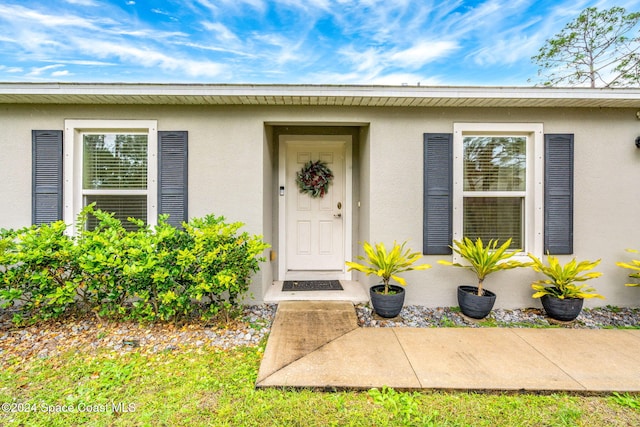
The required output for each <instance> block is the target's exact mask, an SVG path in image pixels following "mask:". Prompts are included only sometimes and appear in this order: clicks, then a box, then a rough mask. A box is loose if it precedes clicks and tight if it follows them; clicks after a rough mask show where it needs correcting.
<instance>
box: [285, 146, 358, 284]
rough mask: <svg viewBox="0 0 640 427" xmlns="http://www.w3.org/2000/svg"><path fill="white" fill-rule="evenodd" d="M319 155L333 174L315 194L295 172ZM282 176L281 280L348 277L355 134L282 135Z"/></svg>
mask: <svg viewBox="0 0 640 427" xmlns="http://www.w3.org/2000/svg"><path fill="white" fill-rule="evenodd" d="M316 161H321V162H323V165H325V166H326V168H327V169H328V171H329V172H330V173H331V175H332V176H333V178H332V182H331V184H330V185H329V187H328V189H327V191H326V192H325V193H323V194H321V195H317V196H315V197H314V196H313V195H312V194H310V193H309V192H301V191H300V188H299V186H298V184H297V182H296V175H297V174H298V173H300V172H301V171H303V169H304V168H305V166H307V165H308V164H309V162H316ZM278 178H279V194H278V208H279V209H278V212H279V213H278V225H279V227H278V228H279V230H278V234H279V239H278V240H279V250H278V254H279V260H278V280H281V281H284V280H318V279H340V280H350V279H351V273H349V272H347V271H346V267H345V261H346V260H350V259H351V235H352V217H353V210H352V203H353V202H352V198H353V197H352V180H353V176H352V137H351V135H280V136H279V169H278Z"/></svg>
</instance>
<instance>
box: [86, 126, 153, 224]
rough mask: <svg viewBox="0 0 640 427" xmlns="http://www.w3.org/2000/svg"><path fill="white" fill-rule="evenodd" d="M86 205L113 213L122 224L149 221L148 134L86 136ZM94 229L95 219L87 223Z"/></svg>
mask: <svg viewBox="0 0 640 427" xmlns="http://www.w3.org/2000/svg"><path fill="white" fill-rule="evenodd" d="M82 142H83V144H82V145H83V158H82V160H83V161H82V191H83V204H84V205H85V206H86V205H88V204H91V203H96V208H97V209H100V210H103V211H106V212H112V213H114V216H115V217H116V218H118V219H119V220H120V221H121V222H122V224H123V226H124V227H125V228H127V229H134V228H135V226H134V225H133V224H132V223H130V222H129V221H128V220H127V218H129V217H133V218H136V219H141V220H143V221H145V223H146V222H147V176H148V170H147V169H148V136H147V135H146V134H128V133H86V134H84V135H83V139H82ZM87 226H88V227H89V228H95V226H96V223H95V219H94V218H90V220H89V223H88V224H87Z"/></svg>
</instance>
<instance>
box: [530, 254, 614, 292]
mask: <svg viewBox="0 0 640 427" xmlns="http://www.w3.org/2000/svg"><path fill="white" fill-rule="evenodd" d="M529 258H531V260H532V261H533V263H532V264H531V268H533V269H534V270H535V271H537V272H539V273H542V274H544V275H545V276H547V277H548V279H543V280H538V281H536V282H533V283H532V284H531V287H532V288H533V290H535V291H536V293H535V294H533V295H532V297H533V298H540V297H542V296H544V295H550V296H553V297H556V298H559V299H565V298H583V299H584V298H604V297H603V296H602V295H600V294H597V293H596V292H595V289H594V288H592V287H588V286H587V285H577V284H576V282H585V281H587V280H590V279H595V278H596V277H600V276H602V273H600V272H597V271H593V272H590V273H586V272H587V271H589V270H593V269H594V268H595V267H596V266H597V265H598V264H600V260H597V261H587V260H585V261H581V262H577V261H576V259H575V258H573V259H572V260H571V261H569V262H568V263H566V264H565V265H562V264H560V261H559V260H558V258H557V257H555V256H553V255H547V264H544V263H543V262H542V261H541V260H540V259H539V258H537V257H535V256H534V255H532V254H529Z"/></svg>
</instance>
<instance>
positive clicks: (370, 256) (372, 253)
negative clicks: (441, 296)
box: [346, 241, 431, 295]
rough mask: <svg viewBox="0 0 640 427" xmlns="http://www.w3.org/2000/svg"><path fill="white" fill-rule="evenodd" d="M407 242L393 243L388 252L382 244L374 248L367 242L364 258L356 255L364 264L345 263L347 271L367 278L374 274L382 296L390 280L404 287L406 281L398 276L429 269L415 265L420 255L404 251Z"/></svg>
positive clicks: (425, 265)
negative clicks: (382, 289) (377, 278)
mask: <svg viewBox="0 0 640 427" xmlns="http://www.w3.org/2000/svg"><path fill="white" fill-rule="evenodd" d="M406 244H407V242H403V243H402V244H398V243H397V242H395V241H394V242H393V248H391V250H390V251H387V249H386V248H385V246H384V243H376V244H375V247H374V246H372V245H371V244H370V243H368V242H364V244H363V249H364V252H365V254H366V256H362V255H358V256H357V259H359V260H361V261H364V262H365V263H358V262H353V261H347V262H346V264H347V267H349V270H348V271H351V270H357V271H360V272H362V273H365V274H366V275H367V276H369V275H372V274H375V275H376V276H379V277H380V278H381V279H382V282H383V283H384V294H385V295H386V294H388V293H389V282H390V280H391V279H393V280H395V281H396V282H398V283H399V284H400V285H402V286H405V285H406V284H407V281H406V280H405V279H404V278H402V277H399V276H398V274H400V273H404V272H406V271H411V270H426V269H427V268H431V265H429V264H420V265H413V264H415V263H416V262H417V261H418V260H419V259H420V258H422V254H421V253H420V252H412V251H411V249H406V248H405V245H406Z"/></svg>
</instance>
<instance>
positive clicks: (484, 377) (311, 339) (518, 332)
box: [256, 301, 640, 393]
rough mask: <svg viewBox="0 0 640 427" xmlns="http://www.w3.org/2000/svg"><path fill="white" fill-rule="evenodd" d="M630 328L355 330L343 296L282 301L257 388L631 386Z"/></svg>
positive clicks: (639, 338) (638, 369) (635, 385)
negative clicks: (338, 298)
mask: <svg viewBox="0 0 640 427" xmlns="http://www.w3.org/2000/svg"><path fill="white" fill-rule="evenodd" d="M639 359H640V330H584V329H568V328H557V329H556V328H554V329H511V328H430V329H427V328H360V327H358V324H357V318H356V313H355V309H354V306H353V304H352V303H350V302H344V301H323V302H319V301H315V302H314V301H283V302H281V303H280V304H279V306H278V311H277V313H276V318H275V320H274V323H273V327H272V330H271V334H270V336H269V340H268V342H267V347H266V350H265V354H264V358H263V360H262V364H261V365H260V372H259V373H258V379H257V382H256V386H257V387H311V388H321V389H369V388H372V387H382V386H385V385H386V386H389V387H393V388H396V389H406V390H411V389H446V390H476V391H489V390H506V391H519V390H522V391H545V392H548V391H571V392H581V393H598V392H611V391H619V392H640V363H638V360H639Z"/></svg>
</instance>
